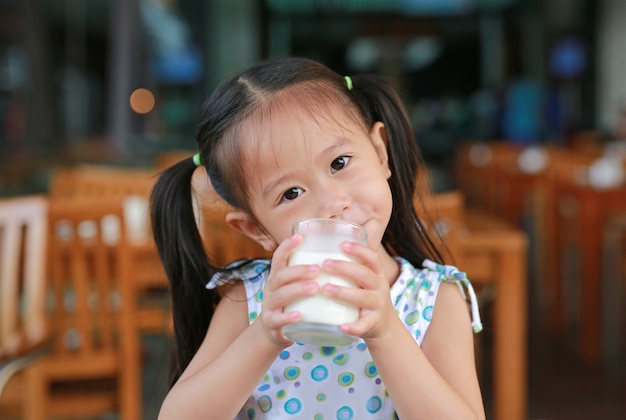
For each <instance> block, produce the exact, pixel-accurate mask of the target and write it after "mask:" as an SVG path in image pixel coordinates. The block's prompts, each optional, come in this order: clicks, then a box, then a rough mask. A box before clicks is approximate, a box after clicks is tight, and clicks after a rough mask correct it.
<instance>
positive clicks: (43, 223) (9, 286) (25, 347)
mask: <svg viewBox="0 0 626 420" xmlns="http://www.w3.org/2000/svg"><path fill="white" fill-rule="evenodd" d="M47 207H48V203H47V200H46V199H45V197H42V196H24V197H16V198H8V199H2V200H0V408H2V409H1V410H0V411H4V408H3V407H2V405H6V404H4V401H5V398H2V395H3V390H4V388H5V386H6V384H7V383H8V382H9V381H10V380H11V378H13V377H14V375H15V374H17V373H18V372H20V371H21V370H23V369H25V368H26V367H28V366H29V365H31V364H32V363H34V362H35V361H36V360H38V359H39V358H40V357H42V356H43V355H44V354H45V351H46V346H45V344H46V343H47V339H48V328H47V321H46V314H45V286H46V277H45V268H46V265H45V261H46V243H47V240H46V235H47V218H48V211H47ZM9 406H11V404H9ZM14 409H15V411H18V410H19V407H17V406H16V407H14Z"/></svg>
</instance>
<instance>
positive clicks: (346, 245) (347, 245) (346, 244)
mask: <svg viewBox="0 0 626 420" xmlns="http://www.w3.org/2000/svg"><path fill="white" fill-rule="evenodd" d="M343 247H344V249H352V248H354V242H350V241H346V242H344V243H343Z"/></svg>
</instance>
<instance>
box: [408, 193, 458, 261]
mask: <svg viewBox="0 0 626 420" xmlns="http://www.w3.org/2000/svg"><path fill="white" fill-rule="evenodd" d="M414 204H415V208H416V211H417V213H418V215H420V217H421V219H422V222H423V223H424V225H425V227H426V229H428V230H429V231H430V232H429V234H430V237H431V238H433V239H434V240H435V244H436V245H437V247H438V249H439V250H440V252H442V253H443V254H444V255H443V257H444V258H446V260H447V261H449V264H456V260H457V259H458V258H459V255H460V246H461V241H462V239H463V237H465V236H466V235H467V227H466V226H465V221H464V211H465V210H464V209H465V196H464V194H463V193H462V192H461V191H459V190H453V191H446V192H441V193H437V194H434V195H433V194H431V195H428V196H426V197H425V198H424V199H423V202H420V201H418V199H417V198H416V199H415V200H414Z"/></svg>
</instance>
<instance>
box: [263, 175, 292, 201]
mask: <svg viewBox="0 0 626 420" xmlns="http://www.w3.org/2000/svg"><path fill="white" fill-rule="evenodd" d="M288 178H289V175H288V174H285V175H283V176H281V177H280V178H277V179H275V180H273V181H271V182H268V183H267V184H265V185H264V186H263V188H262V189H261V195H262V196H263V198H267V196H268V195H269V193H270V192H272V191H273V190H274V189H275V188H276V187H277V186H278V185H280V184H282V183H283V182H285V181H286V180H287V179H288Z"/></svg>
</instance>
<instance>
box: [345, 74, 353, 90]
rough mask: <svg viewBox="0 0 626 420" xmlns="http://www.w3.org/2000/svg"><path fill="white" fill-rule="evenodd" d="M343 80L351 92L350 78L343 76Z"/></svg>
mask: <svg viewBox="0 0 626 420" xmlns="http://www.w3.org/2000/svg"><path fill="white" fill-rule="evenodd" d="M343 80H345V82H346V87H347V88H348V90H352V78H351V77H350V76H344V77H343Z"/></svg>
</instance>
